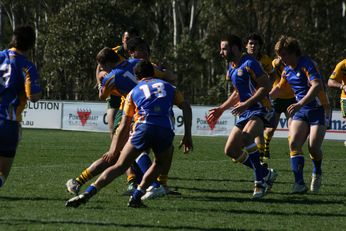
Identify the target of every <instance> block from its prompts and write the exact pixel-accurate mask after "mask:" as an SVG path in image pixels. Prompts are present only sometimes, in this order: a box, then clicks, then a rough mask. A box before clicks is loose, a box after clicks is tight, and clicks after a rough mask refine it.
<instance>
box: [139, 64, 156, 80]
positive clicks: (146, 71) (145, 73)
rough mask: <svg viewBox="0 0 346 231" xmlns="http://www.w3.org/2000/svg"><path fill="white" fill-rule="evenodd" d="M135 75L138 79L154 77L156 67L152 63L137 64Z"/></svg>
mask: <svg viewBox="0 0 346 231" xmlns="http://www.w3.org/2000/svg"><path fill="white" fill-rule="evenodd" d="M134 73H135V75H136V76H137V78H138V79H143V78H146V77H153V76H154V67H153V65H152V64H151V62H150V61H147V60H143V61H140V62H139V63H137V64H136V66H135V68H134Z"/></svg>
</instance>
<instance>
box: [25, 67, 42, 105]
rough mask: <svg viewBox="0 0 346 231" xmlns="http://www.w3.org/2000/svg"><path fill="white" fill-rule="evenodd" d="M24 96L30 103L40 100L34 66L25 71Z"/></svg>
mask: <svg viewBox="0 0 346 231" xmlns="http://www.w3.org/2000/svg"><path fill="white" fill-rule="evenodd" d="M24 73H25V94H26V97H27V98H28V99H29V100H30V101H31V102H36V101H38V100H39V99H41V96H42V89H41V86H40V83H39V78H38V73H37V70H36V68H35V66H34V65H31V66H29V67H28V68H26V69H25V71H24Z"/></svg>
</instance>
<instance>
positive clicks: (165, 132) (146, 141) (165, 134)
mask: <svg viewBox="0 0 346 231" xmlns="http://www.w3.org/2000/svg"><path fill="white" fill-rule="evenodd" d="M173 139H174V132H173V131H172V129H168V128H163V127H158V126H154V125H149V124H137V125H136V127H135V130H134V132H133V133H132V134H131V136H130V140H131V144H132V145H133V146H134V147H135V148H136V149H138V150H146V149H148V148H152V149H153V151H154V153H160V152H163V151H165V150H166V149H167V148H169V147H170V146H172V143H173Z"/></svg>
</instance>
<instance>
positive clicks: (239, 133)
mask: <svg viewBox="0 0 346 231" xmlns="http://www.w3.org/2000/svg"><path fill="white" fill-rule="evenodd" d="M242 48H243V43H242V41H241V39H240V38H239V37H237V36H235V35H231V36H229V37H227V38H223V39H222V40H221V43H220V55H221V56H222V57H223V58H225V59H227V60H228V61H229V62H230V63H231V65H230V69H229V70H228V72H229V76H230V77H231V80H232V83H233V86H234V87H235V91H234V92H233V93H232V95H231V96H230V97H229V98H228V99H227V100H226V101H225V102H224V103H223V104H222V105H220V106H219V107H216V108H213V109H211V110H210V111H209V115H208V118H207V119H208V122H210V123H216V122H217V120H218V119H219V117H220V116H221V115H222V113H223V112H224V111H225V110H227V109H229V108H231V107H233V109H232V113H233V114H234V115H236V116H239V119H238V120H237V122H236V126H234V127H233V129H232V131H231V133H230V134H229V137H228V140H227V143H226V145H225V154H226V155H227V156H229V157H230V158H232V159H233V160H234V161H235V162H239V163H242V164H244V165H245V166H248V167H250V168H251V169H252V170H253V171H254V175H255V188H254V192H253V198H261V197H263V196H264V195H265V193H266V191H267V189H268V187H270V186H271V185H272V184H273V182H274V181H275V178H276V176H277V174H276V173H275V171H274V170H272V169H269V170H268V169H267V168H265V167H264V166H262V165H261V163H260V154H259V151H258V148H257V145H256V143H255V141H254V140H255V137H257V136H259V135H260V134H261V133H263V130H264V127H265V126H270V123H271V119H272V117H273V115H274V113H273V110H272V108H271V104H270V101H269V97H268V93H269V91H270V81H269V78H267V76H266V74H265V73H264V71H263V69H262V67H261V65H260V64H259V63H258V61H257V60H256V59H255V58H253V57H251V56H250V55H248V54H243V53H242V50H243V49H242Z"/></svg>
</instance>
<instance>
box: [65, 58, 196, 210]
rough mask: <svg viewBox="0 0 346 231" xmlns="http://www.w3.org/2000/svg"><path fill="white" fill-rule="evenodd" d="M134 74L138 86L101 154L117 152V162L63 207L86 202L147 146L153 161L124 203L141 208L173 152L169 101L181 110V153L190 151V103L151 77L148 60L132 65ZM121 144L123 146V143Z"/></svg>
mask: <svg viewBox="0 0 346 231" xmlns="http://www.w3.org/2000/svg"><path fill="white" fill-rule="evenodd" d="M135 74H136V76H137V78H138V79H139V80H140V82H139V83H138V85H137V86H136V87H135V88H134V89H132V91H131V92H130V93H129V94H128V96H127V97H126V102H125V106H124V114H123V117H122V120H121V123H120V125H119V128H118V129H119V130H118V135H117V136H116V141H115V149H114V152H112V153H111V152H109V153H107V154H105V155H104V156H103V158H104V160H106V161H109V162H112V161H113V159H114V158H116V156H118V155H119V158H118V161H117V162H116V163H115V164H114V165H112V166H110V167H109V168H107V169H106V170H105V171H103V173H102V174H101V175H100V176H99V177H98V179H97V180H96V181H95V182H94V183H93V184H91V186H89V187H88V188H87V190H86V191H85V192H84V193H82V194H80V195H79V196H76V197H73V198H72V199H70V200H68V201H67V202H66V206H67V207H78V206H79V205H81V204H84V203H86V202H87V201H88V200H89V199H90V198H91V197H92V196H94V195H95V194H96V193H97V192H98V191H99V190H101V188H103V187H105V186H106V185H108V184H109V183H110V182H111V181H113V180H114V179H115V178H117V177H118V176H120V175H121V174H123V173H124V172H125V171H126V169H128V168H129V167H130V166H131V164H132V163H133V162H134V161H135V159H136V158H137V157H138V156H139V155H140V154H141V152H142V151H143V150H146V149H148V148H151V149H152V150H153V152H154V155H155V160H154V163H153V164H152V166H151V167H150V168H149V170H148V171H147V172H146V173H145V174H144V176H143V178H142V181H141V183H140V184H139V185H138V187H137V189H136V190H135V191H134V192H133V194H132V195H131V197H130V201H129V203H128V206H129V207H143V206H144V205H143V203H142V201H141V197H142V196H143V195H144V194H145V192H146V189H147V188H148V187H149V185H150V184H151V183H152V182H153V181H154V180H155V179H156V178H157V176H158V175H159V174H160V173H161V172H162V171H164V170H165V169H169V168H170V165H171V162H172V155H173V145H172V142H173V138H174V132H173V126H172V125H173V122H172V117H171V115H172V107H173V103H174V104H176V105H177V106H178V107H180V108H181V109H182V111H183V117H184V123H185V134H184V136H183V139H182V141H181V145H180V146H183V147H184V153H188V152H189V151H190V150H192V148H193V146H192V137H191V121H192V113H191V107H190V105H189V104H188V103H187V102H185V101H184V100H183V97H182V95H180V94H179V93H178V91H176V89H175V87H174V86H172V85H171V84H169V83H167V82H165V81H163V80H160V79H155V78H152V76H153V75H154V69H153V66H152V64H151V63H150V62H149V61H141V62H139V63H138V64H136V66H135ZM132 118H134V121H135V124H134V125H133V131H132V133H131V136H130V138H129V139H128V140H127V136H128V133H129V132H130V127H131V123H132ZM124 145H125V146H124Z"/></svg>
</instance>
